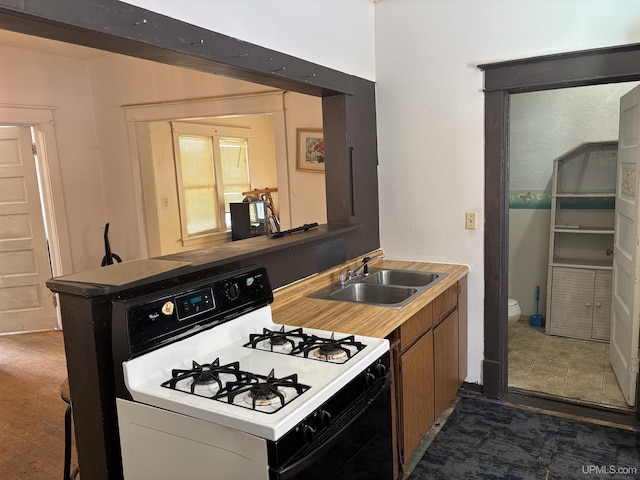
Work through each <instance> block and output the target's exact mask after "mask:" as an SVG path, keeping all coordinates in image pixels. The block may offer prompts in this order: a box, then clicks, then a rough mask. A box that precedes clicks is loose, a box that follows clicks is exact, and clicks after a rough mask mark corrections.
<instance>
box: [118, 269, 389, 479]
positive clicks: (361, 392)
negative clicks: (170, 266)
mask: <svg viewBox="0 0 640 480" xmlns="http://www.w3.org/2000/svg"><path fill="white" fill-rule="evenodd" d="M272 299H273V296H272V292H271V288H270V285H269V280H268V276H267V273H266V270H265V269H264V268H263V267H250V268H247V269H244V270H240V271H235V272H231V273H227V274H223V275H221V276H217V277H213V278H205V279H199V280H196V281H194V282H191V283H188V284H185V285H182V286H181V287H179V288H174V289H171V290H168V291H164V290H163V291H158V292H152V293H150V294H149V293H146V294H145V295H143V296H141V297H134V298H130V299H125V300H119V301H116V302H114V308H113V312H114V314H113V342H114V359H115V364H116V365H115V366H116V384H117V392H116V393H117V398H116V404H117V411H118V422H119V432H120V441H121V451H122V458H123V470H124V476H125V478H126V479H138V478H154V479H159V478H166V479H169V478H176V477H175V475H179V476H180V478H189V479H190V478H203V479H204V478H207V479H217V478H220V479H225V480H226V479H235V478H238V479H243V478H247V479H249V478H251V479H255V478H264V479H286V478H305V479H311V478H316V476H314V475H317V476H318V478H327V475H328V476H329V477H331V478H345V479H346V478H349V479H353V478H371V475H372V474H375V475H376V478H392V473H391V472H392V460H391V458H392V451H393V448H394V447H393V446H392V444H391V442H392V440H391V414H390V390H389V382H390V372H389V352H388V351H389V344H388V341H387V340H384V339H378V338H371V337H363V336H353V335H349V334H348V333H339V332H327V331H322V330H314V329H300V328H296V327H289V326H283V325H278V324H275V323H273V321H272V318H271V309H270V307H269V305H268V303H270V302H271V301H272ZM120 374H121V375H122V376H121V377H120ZM176 462H177V463H176ZM212 465H215V467H214V468H211V466H212ZM354 469H355V470H354ZM203 472H204V473H203ZM385 472H387V474H386V475H385ZM380 475H382V476H380Z"/></svg>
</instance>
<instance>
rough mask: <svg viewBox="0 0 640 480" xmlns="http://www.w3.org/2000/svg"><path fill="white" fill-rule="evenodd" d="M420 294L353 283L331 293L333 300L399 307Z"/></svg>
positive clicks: (409, 290)
mask: <svg viewBox="0 0 640 480" xmlns="http://www.w3.org/2000/svg"><path fill="white" fill-rule="evenodd" d="M417 292H418V290H416V289H415V288H408V287H389V286H386V285H377V284H373V283H352V284H351V285H347V286H346V287H344V288H341V289H340V290H336V291H335V292H333V293H331V294H330V295H329V297H330V298H331V299H332V300H342V301H345V302H359V303H368V304H371V305H394V306H395V305H398V304H401V303H402V302H404V301H405V300H407V299H409V298H410V297H411V296H412V295H415V294H416V293H417Z"/></svg>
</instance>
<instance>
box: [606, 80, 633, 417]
mask: <svg viewBox="0 0 640 480" xmlns="http://www.w3.org/2000/svg"><path fill="white" fill-rule="evenodd" d="M639 140H640V87H636V88H634V89H633V90H631V91H630V92H629V93H627V94H626V95H624V96H623V97H622V98H621V99H620V129H619V139H618V179H617V188H616V221H615V232H616V234H615V246H614V261H613V297H612V312H611V340H610V361H611V367H612V368H613V371H614V372H615V374H616V377H617V379H618V383H619V384H620V388H621V390H622V393H623V394H624V397H625V400H626V401H627V403H628V404H629V405H634V404H635V400H636V382H637V375H638V335H639V333H638V331H639V328H638V327H639V325H640V285H639V284H638V280H639V279H640V275H639V274H640V269H639V266H638V256H637V249H638V239H639V238H640V235H639V234H638V233H639V232H638V195H639V193H640V192H639V191H638V176H639V172H638V167H639V165H640V141H639Z"/></svg>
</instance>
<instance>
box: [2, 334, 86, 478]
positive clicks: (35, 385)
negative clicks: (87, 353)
mask: <svg viewBox="0 0 640 480" xmlns="http://www.w3.org/2000/svg"><path fill="white" fill-rule="evenodd" d="M66 376H67V371H66V364H65V356H64V346H63V341H62V332H38V333H25V334H18V335H3V336H0V480H5V479H6V480H30V479H34V480H36V479H37V480H46V479H56V480H59V479H60V478H62V466H63V457H64V412H65V409H66V403H64V402H63V401H62V399H61V398H60V384H61V383H62V381H63V380H64V379H65V378H66ZM74 453H75V452H74ZM74 464H75V455H74Z"/></svg>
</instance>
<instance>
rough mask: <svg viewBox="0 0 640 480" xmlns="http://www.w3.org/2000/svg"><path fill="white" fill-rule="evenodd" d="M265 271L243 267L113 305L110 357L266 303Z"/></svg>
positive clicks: (139, 349)
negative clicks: (112, 352)
mask: <svg viewBox="0 0 640 480" xmlns="http://www.w3.org/2000/svg"><path fill="white" fill-rule="evenodd" d="M272 301H273V292H272V290H271V284H270V283H269V277H268V275H267V270H266V269H265V268H264V267H262V266H253V267H247V268H244V269H241V270H236V271H233V272H230V273H225V274H221V275H212V276H211V277H208V278H200V279H199V280H197V281H194V282H187V283H183V284H182V285H181V286H180V287H173V288H170V289H166V290H165V289H162V288H160V289H158V291H157V293H152V294H145V295H144V296H140V297H134V298H130V299H126V300H115V301H114V302H113V315H112V322H113V324H112V331H113V342H114V356H115V355H118V356H119V357H120V359H121V361H124V360H128V359H129V358H132V357H135V356H137V355H139V354H141V353H144V352H147V351H150V350H153V349H154V348H157V347H159V346H161V345H165V344H167V343H170V342H172V341H176V340H180V339H182V338H184V337H185V336H188V335H190V334H193V333H195V332H197V331H200V330H202V329H203V328H210V327H213V326H215V325H217V324H220V323H222V322H225V321H229V320H232V319H233V318H235V317H237V316H239V315H241V314H243V313H246V312H249V311H251V310H255V309H257V308H260V307H263V306H265V305H268V304H269V303H271V302H272Z"/></svg>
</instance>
